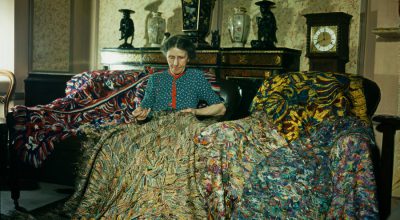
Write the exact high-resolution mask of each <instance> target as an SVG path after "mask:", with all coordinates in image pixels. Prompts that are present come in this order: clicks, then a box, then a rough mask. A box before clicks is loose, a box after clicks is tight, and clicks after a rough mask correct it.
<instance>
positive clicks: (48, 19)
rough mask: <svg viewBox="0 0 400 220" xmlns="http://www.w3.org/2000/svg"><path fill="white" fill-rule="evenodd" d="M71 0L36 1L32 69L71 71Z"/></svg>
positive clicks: (34, 3) (34, 7)
mask: <svg viewBox="0 0 400 220" xmlns="http://www.w3.org/2000/svg"><path fill="white" fill-rule="evenodd" d="M70 12H71V0H35V1H34V2H33V32H32V34H33V40H32V42H33V45H32V70H33V71H51V72H54V71H56V72H69V69H70V53H71V51H70V43H71V42H70V26H71V21H70V20H71V14H70Z"/></svg>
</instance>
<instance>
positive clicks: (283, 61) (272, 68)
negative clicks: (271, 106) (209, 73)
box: [101, 48, 301, 79]
mask: <svg viewBox="0 0 400 220" xmlns="http://www.w3.org/2000/svg"><path fill="white" fill-rule="evenodd" d="M300 55H301V51H299V50H294V49H289V48H277V49H276V50H255V49H251V48H221V49H218V50H198V51H197V58H196V59H195V60H192V61H191V62H190V63H189V64H190V66H196V67H200V68H202V67H211V68H215V70H216V73H217V74H218V76H219V77H220V78H222V79H228V78H265V77H266V76H269V75H270V74H274V73H279V72H283V71H298V70H299V66H300ZM101 63H102V65H103V66H104V68H105V69H142V68H143V66H154V67H166V66H167V62H166V59H165V57H164V55H163V54H162V53H161V52H160V50H159V49H158V48H134V49H116V48H104V49H102V50H101Z"/></svg>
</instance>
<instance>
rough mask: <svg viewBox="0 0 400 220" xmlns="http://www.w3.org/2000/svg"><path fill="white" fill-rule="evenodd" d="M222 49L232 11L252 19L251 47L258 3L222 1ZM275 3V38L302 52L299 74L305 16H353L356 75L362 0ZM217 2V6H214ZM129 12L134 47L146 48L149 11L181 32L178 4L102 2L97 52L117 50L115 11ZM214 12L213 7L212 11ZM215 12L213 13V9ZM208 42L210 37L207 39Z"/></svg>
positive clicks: (171, 0) (352, 68) (304, 63)
mask: <svg viewBox="0 0 400 220" xmlns="http://www.w3.org/2000/svg"><path fill="white" fill-rule="evenodd" d="M222 1H223V2H222V4H223V13H222V16H221V15H219V16H220V17H222V27H224V28H222V39H221V46H222V47H231V42H230V38H229V35H228V29H227V26H228V19H229V15H231V14H233V8H235V7H239V6H242V7H245V8H246V9H247V13H248V14H249V15H250V17H251V30H250V35H249V37H248V42H247V44H246V45H245V46H246V47H250V41H251V40H255V39H256V38H257V24H256V17H257V16H258V15H259V14H260V12H259V7H258V6H257V5H255V4H254V3H255V2H257V1H258V0H222ZM273 2H275V3H276V5H275V8H274V9H272V12H273V13H274V14H275V17H276V20H277V24H278V30H277V38H278V43H277V46H279V47H288V48H294V49H298V50H302V51H303V53H302V56H301V60H300V62H301V67H300V68H301V70H308V59H307V58H305V57H304V53H305V48H306V44H305V41H306V20H305V18H304V17H303V15H304V14H307V13H321V12H332V11H341V12H345V13H348V14H350V15H352V16H353V19H352V21H351V24H350V56H349V57H350V61H349V63H348V64H347V66H346V70H347V72H351V73H356V71H357V57H358V47H359V34H358V33H359V21H360V7H361V0H336V1H333V0H324V1H315V0H293V1H287V0H274V1H273ZM217 5H218V2H216V6H217ZM121 8H129V9H132V10H134V11H136V13H135V14H133V15H132V16H131V17H132V19H133V21H134V23H135V28H136V30H135V39H134V41H133V45H134V46H135V47H143V46H147V45H148V37H147V34H146V25H145V24H146V21H147V19H148V17H149V15H150V12H151V11H152V10H158V11H160V12H162V13H163V17H164V18H165V19H166V20H167V31H168V32H170V33H172V34H177V33H181V31H182V10H181V1H180V0H168V1H167V0H147V1H141V0H119V1H115V0H102V1H100V12H99V44H98V46H99V48H104V47H118V46H119V45H120V44H121V43H122V41H119V40H118V39H119V36H120V34H119V31H118V28H119V21H120V19H121V18H122V15H121V13H120V12H118V9H121ZM215 8H216V7H215ZM215 12H216V9H215ZM217 17H218V15H217V13H214V17H213V24H212V30H214V29H216V26H217ZM208 42H210V37H208Z"/></svg>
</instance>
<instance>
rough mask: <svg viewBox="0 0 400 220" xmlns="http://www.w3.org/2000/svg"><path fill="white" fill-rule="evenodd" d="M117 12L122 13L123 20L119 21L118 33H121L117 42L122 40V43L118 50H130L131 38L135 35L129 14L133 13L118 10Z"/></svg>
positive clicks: (128, 10) (127, 10)
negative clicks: (129, 40)
mask: <svg viewBox="0 0 400 220" xmlns="http://www.w3.org/2000/svg"><path fill="white" fill-rule="evenodd" d="M118 11H119V12H122V14H123V18H122V19H121V21H120V25H119V31H120V32H121V38H120V39H119V40H124V43H123V44H121V45H120V46H119V47H118V48H121V49H131V48H133V46H132V41H133V37H134V35H135V25H134V23H133V20H132V19H131V17H130V14H132V13H135V11H132V10H130V9H119V10H118ZM129 38H131V42H130V43H128V39H129Z"/></svg>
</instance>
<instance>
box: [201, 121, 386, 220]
mask: <svg viewBox="0 0 400 220" xmlns="http://www.w3.org/2000/svg"><path fill="white" fill-rule="evenodd" d="M250 118H252V119H250ZM250 118H246V119H242V120H237V121H230V122H223V123H219V124H213V125H210V126H208V127H207V128H206V129H205V130H203V131H202V133H201V135H200V136H198V137H197V138H196V139H195V140H196V143H198V146H199V145H204V146H206V150H207V151H209V155H208V158H207V159H205V161H207V162H206V167H207V172H206V173H204V174H203V178H201V179H200V180H202V181H203V182H204V183H203V186H205V187H206V188H205V189H206V192H205V194H204V195H206V197H205V199H206V201H205V202H206V204H207V208H208V212H209V215H212V219H219V218H221V217H225V218H227V219H377V218H378V209H377V199H376V184H375V181H374V174H373V167H372V162H371V158H370V156H371V155H370V147H371V146H372V145H373V144H374V141H373V136H372V132H371V129H370V127H369V126H366V125H365V124H364V123H361V122H360V121H359V120H358V119H356V118H349V117H343V118H338V119H337V120H326V121H324V122H322V123H321V124H319V126H318V127H317V128H318V129H315V130H314V131H313V132H311V133H310V136H302V137H300V138H298V139H297V140H295V141H292V142H290V143H287V142H285V140H284V139H283V138H282V137H281V136H280V135H279V133H278V132H277V131H276V130H274V129H273V127H272V126H271V124H269V123H268V122H267V121H265V118H266V116H265V114H259V113H254V114H253V115H252V116H251V117H250ZM199 149H201V148H199ZM198 154H200V155H202V153H201V152H199V153H198Z"/></svg>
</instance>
